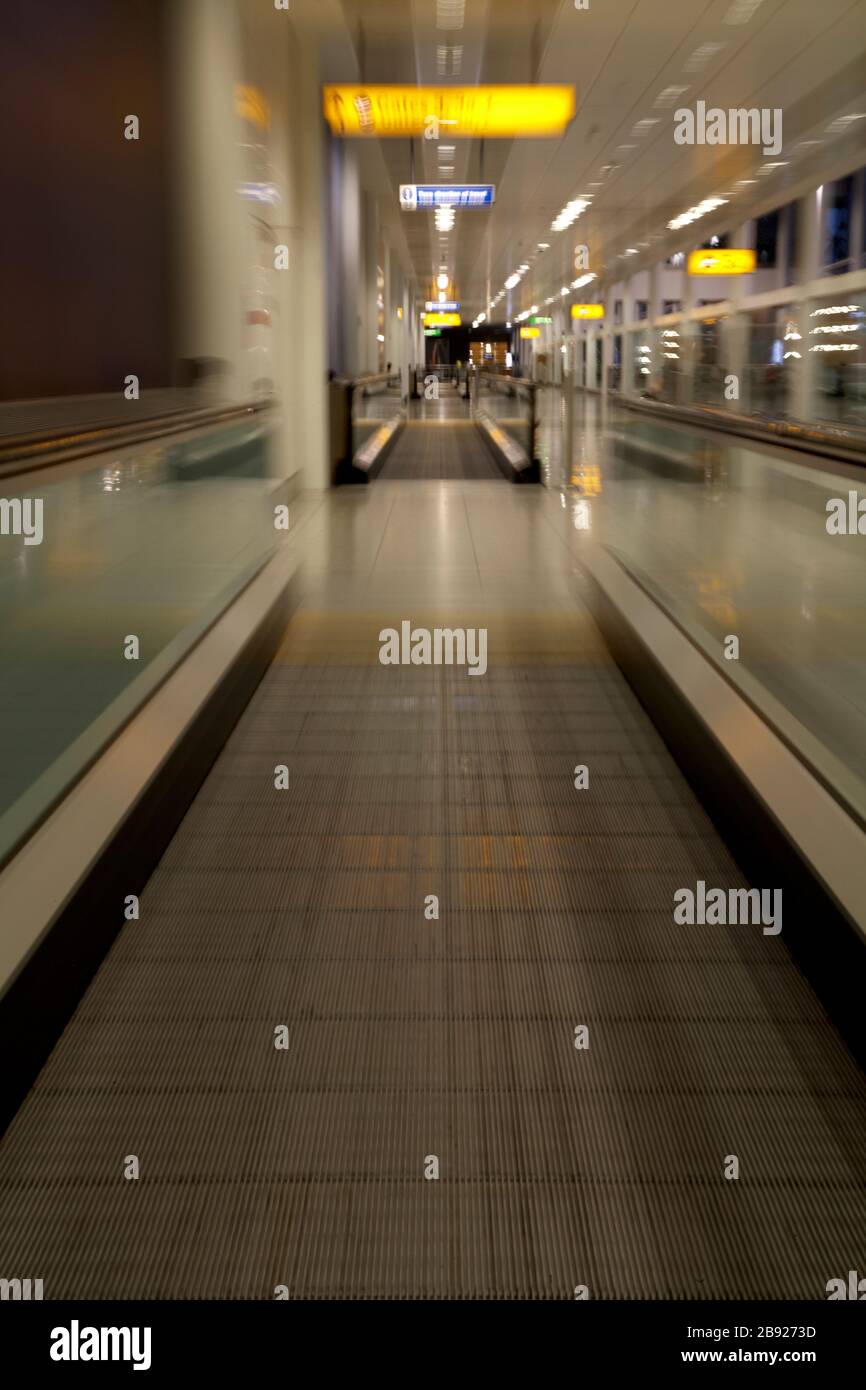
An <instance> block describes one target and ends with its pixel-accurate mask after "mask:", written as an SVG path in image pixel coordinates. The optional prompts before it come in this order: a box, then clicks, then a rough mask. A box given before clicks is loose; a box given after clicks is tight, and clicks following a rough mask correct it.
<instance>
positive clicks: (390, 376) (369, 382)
mask: <svg viewBox="0 0 866 1390" xmlns="http://www.w3.org/2000/svg"><path fill="white" fill-rule="evenodd" d="M399 380H400V373H399V371H396V372H372V373H371V374H370V375H369V376H355V377H350V378H349V385H350V386H355V387H357V386H377V385H378V384H379V383H380V382H382V381H384V382H386V383H387V382H389V381H399Z"/></svg>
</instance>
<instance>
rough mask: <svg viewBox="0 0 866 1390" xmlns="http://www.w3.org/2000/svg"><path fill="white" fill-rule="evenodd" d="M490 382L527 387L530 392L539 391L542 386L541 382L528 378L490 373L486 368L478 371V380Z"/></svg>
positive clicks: (503, 373) (502, 373)
mask: <svg viewBox="0 0 866 1390" xmlns="http://www.w3.org/2000/svg"><path fill="white" fill-rule="evenodd" d="M482 378H483V379H484V380H485V381H490V382H502V384H503V385H505V386H525V387H526V389H527V390H528V391H537V390H538V388H539V387H540V386H541V385H542V383H541V382H540V381H535V380H534V379H533V378H531V377H526V376H508V374H507V373H505V372H489V371H487V369H486V368H485V367H481V368H480V369H479V371H478V379H479V381H480V380H482Z"/></svg>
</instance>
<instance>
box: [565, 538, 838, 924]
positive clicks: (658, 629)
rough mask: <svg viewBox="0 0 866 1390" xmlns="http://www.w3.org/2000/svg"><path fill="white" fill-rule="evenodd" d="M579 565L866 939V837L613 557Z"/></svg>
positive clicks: (593, 551) (584, 557)
mask: <svg viewBox="0 0 866 1390" xmlns="http://www.w3.org/2000/svg"><path fill="white" fill-rule="evenodd" d="M579 559H580V562H581V563H582V564H584V565H585V566H586V568H587V570H588V571H589V573H590V574H591V575H592V576H593V578H594V579H595V580H596V582H597V583H598V584H599V585H600V587H601V588H602V590H603V591H604V593H605V595H606V596H607V598H608V599H609V600H610V601H611V602H612V603H613V605H614V606H615V608H616V609H617V610H618V612H619V614H620V616H621V618H622V619H623V621H624V622H625V623H626V624H627V625H628V626H629V627H630V628H631V629H632V630H633V631H634V632H635V634H636V635H637V636H638V637H639V639H640V640H641V641H642V642H643V643H644V644H645V645H646V646H647V647H648V648H649V650H650V653H651V654H652V656H653V657H654V658H655V660H656V661H657V662H658V663H659V665H660V666H661V667H662V668H663V669H664V670H665V671H666V672H667V674H668V676H669V678H670V679H671V680H672V681H673V683H674V684H675V686H676V687H677V688H678V690H679V691H680V692H681V693H682V695H683V696H684V697H685V699H686V700H687V701H688V702H689V704H690V705H691V706H692V708H693V709H694V710H695V711H696V712H697V714H698V715H699V717H700V718H701V720H702V721H703V722H704V724H706V726H707V728H708V729H709V730H710V732H711V733H712V735H713V736H714V737H715V739H716V741H717V742H718V743H719V744H720V745H721V747H722V749H723V750H724V752H725V753H726V754H727V756H728V757H729V758H730V759H731V761H732V762H733V764H734V765H735V767H737V768H738V769H739V770H740V772H741V773H742V774H743V775H744V776H745V777H746V779H747V780H748V782H749V783H750V785H751V787H752V789H753V791H754V793H755V795H756V796H757V797H758V798H759V800H760V801H761V803H762V804H763V805H764V806H765V807H766V808H767V810H768V811H769V812H770V814H771V815H772V817H773V819H774V820H775V821H776V822H777V824H778V825H779V826H780V827H781V828H782V830H783V831H784V833H785V834H786V835H787V836H788V838H789V839H790V840H791V841H792V842H793V844H794V845H795V847H796V848H797V850H798V851H799V853H800V854H801V855H802V856H803V858H804V859H805V860H806V862H807V863H808V864H809V866H810V867H811V869H812V871H813V872H814V873H815V874H816V875H817V877H818V878H819V879H820V881H821V882H822V883H823V884H824V886H825V887H826V889H827V890H828V892H829V893H830V894H831V895H832V896H833V897H834V898H835V899H836V901H837V902H838V903H839V905H840V907H841V908H842V909H843V911H844V912H845V913H846V914H847V915H848V917H850V919H851V920H852V921H853V922H854V924H855V925H856V927H857V929H858V930H859V932H860V934H861V935H862V936H863V937H864V938H866V834H864V832H863V831H862V830H861V828H860V827H859V825H857V824H856V822H855V821H853V820H852V819H851V817H850V816H849V815H848V814H847V812H846V811H845V808H844V807H843V806H842V805H840V803H839V802H838V801H837V800H836V799H835V797H833V796H832V795H831V794H830V792H828V791H827V790H826V788H825V787H824V786H822V784H821V783H820V782H819V781H818V780H817V778H815V777H814V776H813V775H812V773H811V772H810V771H809V769H808V768H807V767H806V766H805V765H804V764H803V763H802V762H800V760H799V758H798V757H797V756H796V755H795V754H794V753H792V752H791V750H790V749H789V748H788V747H787V746H786V745H785V744H784V743H783V742H782V740H781V739H780V738H779V737H778V736H777V735H776V734H775V733H774V732H773V730H772V729H771V728H769V726H768V725H767V724H765V723H764V721H763V719H761V718H760V716H759V715H758V714H757V713H756V712H755V711H754V710H753V709H752V708H751V706H750V705H749V704H747V702H746V701H745V700H743V699H742V697H741V696H740V695H739V694H738V693H737V691H736V690H735V689H734V687H733V686H732V685H730V684H729V682H728V681H727V680H725V678H724V676H722V675H721V674H720V673H719V672H718V671H717V670H716V669H715V668H714V666H713V665H712V663H711V662H710V661H709V660H708V659H707V657H705V656H704V655H703V654H702V653H701V652H700V651H699V650H698V648H697V647H694V646H693V645H692V643H691V642H690V641H689V640H688V638H687V637H686V636H685V635H684V634H683V633H682V632H681V631H680V630H679V628H678V627H677V626H676V625H675V624H674V623H673V622H672V621H671V620H670V618H668V617H667V615H666V614H665V613H664V612H663V611H662V610H661V609H660V608H659V607H658V606H657V605H656V604H655V603H654V602H653V601H652V599H650V598H648V597H647V595H646V594H645V593H643V591H642V590H641V589H640V587H639V586H638V585H637V584H636V583H635V582H634V580H632V579H631V578H629V576H628V575H627V574H626V573H625V571H624V570H623V569H622V568H621V567H620V565H619V564H618V563H617V562H616V560H614V558H613V557H612V556H611V555H608V554H607V553H606V552H605V551H604V550H602V548H601V547H600V546H599V545H598V544H596V543H594V542H589V543H587V544H586V545H585V547H583V548H582V549H581V552H580V556H579ZM820 926H821V924H820V923H817V922H816V923H815V928H816V930H820Z"/></svg>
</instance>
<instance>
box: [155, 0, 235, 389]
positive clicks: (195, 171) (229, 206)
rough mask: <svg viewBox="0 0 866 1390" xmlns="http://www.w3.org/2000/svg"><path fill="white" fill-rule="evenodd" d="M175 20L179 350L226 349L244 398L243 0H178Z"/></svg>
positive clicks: (170, 13) (217, 352)
mask: <svg viewBox="0 0 866 1390" xmlns="http://www.w3.org/2000/svg"><path fill="white" fill-rule="evenodd" d="M167 20H168V25H169V33H168V36H167V50H168V54H169V62H170V93H171V96H170V108H171V129H172V153H173V166H172V168H173V176H174V179H175V191H174V199H173V202H174V208H175V218H176V221H175V228H174V237H173V245H174V286H175V288H174V296H173V297H174V304H175V313H176V322H175V341H176V344H177V355H178V357H180V358H191V357H209V358H216V359H219V361H220V362H221V363H222V364H223V369H222V372H221V374H220V377H219V379H218V384H217V386H216V389H217V390H218V392H219V394H220V396H222V397H223V398H226V397H228V398H230V399H239V398H242V397H244V396H245V395H246V393H247V382H246V373H245V370H244V362H243V351H244V324H243V312H244V310H243V302H242V297H243V284H244V279H245V268H244V251H245V247H244V223H245V217H246V212H245V209H244V208H243V207H242V205H241V201H240V198H239V195H238V186H239V184H240V183H241V181H242V177H243V161H242V153H241V147H240V145H241V142H240V132H239V120H238V117H237V115H236V113H235V84H236V83H237V82H238V80H239V78H240V74H241V72H242V68H243V60H242V51H241V35H240V27H239V24H238V16H237V11H236V8H235V4H234V0H172V4H170V5H169V6H168V7H167Z"/></svg>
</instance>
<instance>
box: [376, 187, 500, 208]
mask: <svg viewBox="0 0 866 1390" xmlns="http://www.w3.org/2000/svg"><path fill="white" fill-rule="evenodd" d="M495 198H496V185H495V184H492V183H463V184H458V183H401V184H400V206H401V208H402V209H403V211H404V212H419V211H421V212H423V211H425V209H427V208H489V207H490V204H491V203H492V202H494V201H495Z"/></svg>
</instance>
